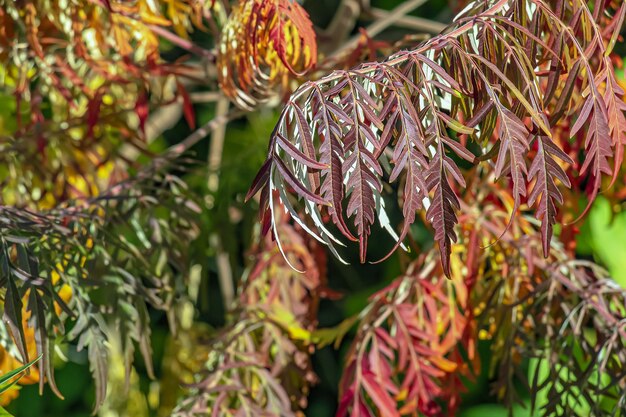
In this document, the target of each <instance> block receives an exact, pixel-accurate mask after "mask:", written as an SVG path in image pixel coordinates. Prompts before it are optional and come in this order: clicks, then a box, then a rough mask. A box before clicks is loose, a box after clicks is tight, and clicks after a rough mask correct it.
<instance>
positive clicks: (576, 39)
mask: <svg viewBox="0 0 626 417" xmlns="http://www.w3.org/2000/svg"><path fill="white" fill-rule="evenodd" d="M614 7H615V8H614ZM625 12H626V6H625V5H624V4H623V3H621V4H616V3H615V2H612V1H597V2H595V6H594V8H593V9H590V8H589V5H588V4H587V3H585V2H582V1H573V2H552V1H544V0H532V1H527V0H513V1H504V0H502V1H487V2H483V1H480V2H474V3H472V4H470V5H469V6H468V7H467V8H466V9H465V11H464V13H462V14H460V15H459V16H458V17H457V18H456V20H455V22H454V23H453V24H452V25H451V26H450V27H449V28H448V29H447V30H446V31H444V32H443V33H442V34H441V35H438V36H436V37H434V38H432V39H431V40H428V41H426V42H425V43H423V44H422V45H421V46H419V47H417V48H416V49H413V50H410V51H403V52H400V53H397V54H395V55H393V56H391V57H389V59H387V60H386V61H384V62H372V63H367V64H363V65H361V66H359V67H357V68H356V69H353V70H348V71H337V72H334V73H332V74H330V75H328V76H326V77H323V78H321V79H320V80H319V81H315V82H308V83H306V84H304V85H303V86H302V87H301V88H300V89H299V90H297V91H296V92H295V93H294V94H293V96H292V97H291V98H290V99H289V101H288V102H287V104H286V106H285V109H284V111H283V113H282V114H281V116H280V119H279V121H278V124H277V125H276V128H275V130H274V133H273V135H272V138H271V141H270V146H269V154H268V157H267V161H266V163H265V164H264V165H263V167H262V168H261V170H260V172H259V174H258V177H257V179H256V181H255V183H254V184H253V186H252V188H251V190H250V195H253V194H255V193H256V192H258V191H259V190H261V189H263V192H262V194H261V204H262V210H263V211H264V212H265V214H264V216H263V217H264V222H265V224H264V228H265V229H269V228H270V226H271V223H272V220H271V218H272V215H271V211H272V210H273V204H271V201H270V200H271V198H270V196H271V194H272V193H271V191H273V190H278V191H279V192H280V199H281V201H282V202H283V203H284V204H285V205H286V206H287V207H291V204H290V203H289V202H287V201H288V200H289V198H290V196H292V195H293V196H296V197H297V198H298V199H299V200H302V201H303V202H304V205H305V207H306V211H307V213H308V218H309V219H311V221H312V222H313V224H314V228H313V229H309V230H310V233H311V234H312V235H313V236H315V237H316V238H318V239H319V240H320V241H321V242H324V243H326V244H328V245H329V246H330V247H331V250H333V251H335V249H334V248H333V243H335V244H336V243H340V244H341V242H342V239H340V238H337V237H336V236H335V234H334V233H333V232H332V230H330V229H329V228H328V226H327V225H326V224H325V223H324V221H323V219H324V218H325V216H326V215H328V216H329V217H330V219H331V220H332V223H333V225H334V226H335V228H336V229H337V230H338V232H339V233H340V234H341V235H342V237H343V238H344V239H347V240H350V241H358V242H359V246H360V252H361V260H362V261H365V259H366V252H367V241H368V236H369V235H370V232H371V226H372V225H373V224H374V223H375V221H376V218H378V223H379V224H380V226H381V227H382V228H385V229H387V230H388V231H389V232H390V234H391V235H392V237H393V238H394V239H395V240H396V241H397V244H396V245H395V246H394V248H393V249H392V251H393V250H394V249H395V248H397V247H398V246H400V245H401V244H402V241H403V240H404V238H405V237H406V235H407V234H408V233H409V230H410V226H411V224H413V223H414V222H415V220H416V218H417V213H418V212H421V211H422V210H424V211H425V219H426V221H427V222H428V223H430V224H431V225H432V227H433V228H434V231H435V240H436V241H437V243H438V245H439V248H440V250H441V254H442V257H441V258H442V262H443V266H444V270H445V272H446V274H450V264H449V257H450V251H451V245H452V243H453V242H455V241H456V239H457V236H456V232H455V230H454V228H455V224H456V223H457V213H458V210H459V209H460V205H459V203H460V201H459V189H463V188H464V187H465V186H466V177H464V173H463V170H462V168H465V167H466V166H467V164H472V165H478V164H481V163H482V164H481V165H483V166H484V168H485V169H484V170H482V171H481V174H482V175H485V176H493V177H495V178H501V177H506V178H507V179H508V183H509V184H510V193H511V195H512V196H513V198H514V205H513V208H512V215H515V214H516V213H517V211H518V209H519V208H520V206H521V205H522V204H523V203H526V204H527V205H528V207H530V208H534V210H535V215H536V217H537V218H538V219H539V220H541V223H542V227H541V233H542V238H543V248H544V254H545V255H546V256H547V255H548V250H549V244H550V240H551V238H552V235H553V225H554V223H555V222H556V219H557V215H558V213H557V208H556V207H557V205H558V204H560V203H563V196H562V192H561V190H560V188H564V187H568V186H570V185H571V180H570V177H575V178H577V179H578V183H581V182H582V181H585V182H586V183H587V192H588V196H589V201H590V202H591V201H593V199H594V197H595V196H596V195H597V192H598V191H599V189H600V187H601V180H602V177H603V176H610V175H614V173H616V172H617V169H618V168H619V167H620V166H621V162H622V159H623V157H622V155H623V147H624V144H625V142H624V131H625V129H624V123H623V122H624V120H626V119H624V105H623V96H624V92H623V90H622V89H621V88H619V86H618V85H617V83H616V82H615V76H614V71H613V66H612V63H611V61H610V59H609V58H608V55H609V54H610V52H611V49H612V47H613V45H614V43H615V41H616V39H617V37H618V35H619V29H620V28H621V23H622V21H623V18H624V13H625ZM570 126H571V127H570ZM563 130H565V132H564V133H563V134H561V135H558V136H557V135H555V133H556V132H559V131H561V132H562V131H563ZM569 137H573V138H574V141H572V142H571V143H570V141H569ZM566 145H567V147H566ZM563 149H567V150H568V151H570V150H571V155H568V153H565V152H564V151H563ZM611 158H612V159H613V160H614V167H615V169H612V168H611V162H610V159H611ZM487 162H489V163H487ZM465 171H466V172H467V170H466V169H465ZM384 182H385V183H390V184H396V183H399V184H400V187H401V188H402V195H403V198H402V200H403V201H402V214H403V222H402V225H401V227H400V228H399V230H400V232H399V234H396V232H395V228H392V227H390V225H389V216H388V215H387V213H386V212H385V206H384V199H383V183H384ZM292 215H293V216H294V217H295V218H297V219H298V221H300V222H304V220H302V219H301V218H300V217H299V216H298V213H297V211H296V210H293V212H292ZM351 217H352V218H353V219H352V227H350V226H348V219H349V218H351Z"/></svg>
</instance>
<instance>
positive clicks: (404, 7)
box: [328, 0, 426, 59]
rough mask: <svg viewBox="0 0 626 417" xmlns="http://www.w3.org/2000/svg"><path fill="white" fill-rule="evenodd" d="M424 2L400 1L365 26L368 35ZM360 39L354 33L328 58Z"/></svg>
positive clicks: (395, 20) (335, 55) (380, 29)
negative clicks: (384, 14)
mask: <svg viewBox="0 0 626 417" xmlns="http://www.w3.org/2000/svg"><path fill="white" fill-rule="evenodd" d="M424 3H426V0H409V1H406V2H404V3H401V4H400V5H399V6H398V7H396V8H395V9H393V10H392V11H390V12H389V13H388V14H387V15H386V16H385V17H384V18H382V19H380V20H376V21H374V22H373V23H372V24H371V25H369V26H368V27H367V28H366V32H367V34H368V36H370V37H375V36H377V35H379V34H380V33H381V32H383V31H384V30H385V29H387V28H388V27H390V26H393V25H394V24H395V23H396V22H397V21H398V19H400V18H401V17H403V16H405V15H406V14H407V13H410V12H412V11H413V10H415V9H416V8H418V7H419V6H421V5H422V4H424ZM360 39H361V34H358V35H355V36H353V37H352V38H350V40H349V41H348V42H346V43H344V44H343V45H342V46H341V48H339V49H337V50H336V51H335V52H333V53H332V55H330V56H329V57H328V59H333V58H336V57H337V56H340V55H341V54H343V53H344V52H346V51H349V50H350V49H352V48H354V47H355V46H356V45H357V44H358V43H359V40H360Z"/></svg>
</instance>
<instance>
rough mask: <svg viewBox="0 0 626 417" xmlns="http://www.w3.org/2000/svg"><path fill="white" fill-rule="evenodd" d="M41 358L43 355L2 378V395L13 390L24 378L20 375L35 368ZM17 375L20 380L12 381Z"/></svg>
mask: <svg viewBox="0 0 626 417" xmlns="http://www.w3.org/2000/svg"><path fill="white" fill-rule="evenodd" d="M41 356H42V355H39V356H38V357H37V358H36V359H33V360H32V361H30V362H28V363H27V364H26V365H22V366H20V367H19V368H17V369H14V370H12V371H10V372H7V373H6V374H4V375H2V376H0V394H2V393H3V392H5V391H7V390H8V389H9V388H11V387H12V386H13V385H15V384H16V383H17V381H19V380H20V378H21V377H22V375H19V374H21V373H23V372H25V371H26V370H27V369H28V368H30V367H31V366H33V365H34V364H35V363H36V362H37V361H39V360H40V359H41ZM17 375H19V378H15V380H13V381H11V379H13V377H15V376H17ZM9 381H10V382H9ZM0 416H2V414H0Z"/></svg>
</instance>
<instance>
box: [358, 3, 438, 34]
mask: <svg viewBox="0 0 626 417" xmlns="http://www.w3.org/2000/svg"><path fill="white" fill-rule="evenodd" d="M370 14H371V15H372V17H373V18H375V19H385V18H386V17H387V16H388V15H389V14H390V12H389V11H387V10H383V9H378V8H373V9H371V11H370ZM392 26H397V27H402V28H405V29H412V30H416V31H418V32H426V33H430V34H434V35H436V34H438V33H441V32H443V30H444V29H445V28H446V27H447V25H446V24H444V23H441V22H437V21H434V20H431V19H424V18H422V17H415V16H406V15H405V16H400V17H399V18H397V19H395V20H394V21H393V24H392Z"/></svg>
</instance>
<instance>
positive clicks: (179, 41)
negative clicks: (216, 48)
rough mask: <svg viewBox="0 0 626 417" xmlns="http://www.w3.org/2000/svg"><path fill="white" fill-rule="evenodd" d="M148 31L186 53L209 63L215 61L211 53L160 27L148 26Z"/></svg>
mask: <svg viewBox="0 0 626 417" xmlns="http://www.w3.org/2000/svg"><path fill="white" fill-rule="evenodd" d="M149 28H150V30H151V31H152V32H154V33H156V34H157V35H159V36H160V37H162V38H163V39H167V40H168V41H170V42H172V43H173V44H174V45H176V46H178V47H180V48H183V49H184V50H186V51H189V52H191V53H194V54H196V55H198V56H201V57H203V58H207V59H209V60H210V61H214V60H215V54H214V53H213V52H212V51H209V50H208V49H204V48H201V47H199V46H198V45H196V44H195V43H193V42H191V41H189V40H187V39H183V38H181V37H180V36H177V35H175V34H174V33H172V32H170V31H169V30H167V29H164V28H162V27H161V26H156V25H150V26H149Z"/></svg>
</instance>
